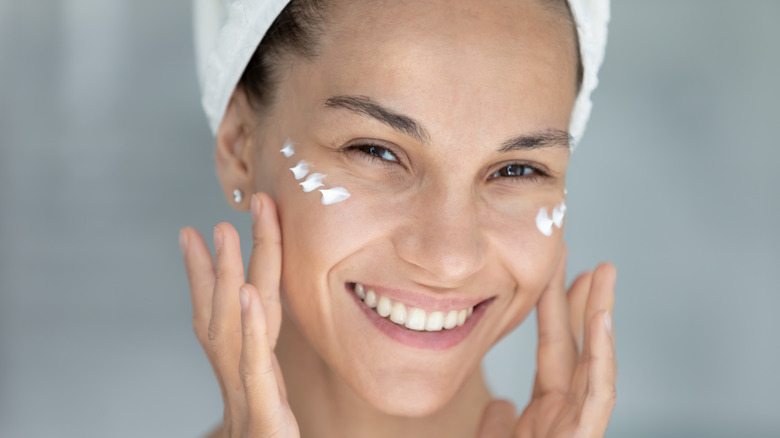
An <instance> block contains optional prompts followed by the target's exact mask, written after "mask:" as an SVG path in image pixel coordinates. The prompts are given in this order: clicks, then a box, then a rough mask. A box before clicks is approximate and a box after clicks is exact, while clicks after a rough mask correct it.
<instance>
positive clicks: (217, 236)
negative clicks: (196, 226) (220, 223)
mask: <svg viewBox="0 0 780 438" xmlns="http://www.w3.org/2000/svg"><path fill="white" fill-rule="evenodd" d="M220 248H222V231H220V229H219V228H217V227H214V250H215V251H219V249H220Z"/></svg>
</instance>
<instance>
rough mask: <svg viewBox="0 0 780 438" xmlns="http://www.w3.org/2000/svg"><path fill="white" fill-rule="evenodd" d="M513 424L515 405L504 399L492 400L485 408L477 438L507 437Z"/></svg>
mask: <svg viewBox="0 0 780 438" xmlns="http://www.w3.org/2000/svg"><path fill="white" fill-rule="evenodd" d="M514 425H515V406H514V405H513V404H512V403H510V402H509V401H506V400H493V401H492V402H490V403H489V404H488V406H487V407H486V408H485V412H484V413H483V414H482V421H481V422H480V424H479V433H478V434H477V437H478V438H508V437H511V436H512V431H513V429H514Z"/></svg>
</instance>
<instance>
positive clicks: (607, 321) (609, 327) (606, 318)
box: [604, 312, 612, 334]
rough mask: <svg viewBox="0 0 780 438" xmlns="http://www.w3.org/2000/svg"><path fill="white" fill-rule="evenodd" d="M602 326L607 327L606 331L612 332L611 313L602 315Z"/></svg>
mask: <svg viewBox="0 0 780 438" xmlns="http://www.w3.org/2000/svg"><path fill="white" fill-rule="evenodd" d="M604 328H606V329H607V333H609V334H612V314H610V313H609V312H607V313H606V315H604Z"/></svg>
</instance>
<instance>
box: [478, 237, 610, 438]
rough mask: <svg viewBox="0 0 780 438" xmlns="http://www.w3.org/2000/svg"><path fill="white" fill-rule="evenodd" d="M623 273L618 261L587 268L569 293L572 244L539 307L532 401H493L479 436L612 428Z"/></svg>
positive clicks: (582, 434)
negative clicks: (519, 409)
mask: <svg viewBox="0 0 780 438" xmlns="http://www.w3.org/2000/svg"><path fill="white" fill-rule="evenodd" d="M615 276H616V271H615V267H614V266H613V265H612V264H610V263H603V264H601V265H599V266H598V267H597V268H596V269H595V270H594V271H593V272H592V273H591V272H586V273H583V274H581V275H580V276H579V277H578V278H577V279H576V280H575V281H574V283H572V286H571V288H570V289H569V292H568V294H567V293H566V251H565V250H564V254H563V256H562V257H561V261H560V262H559V266H558V270H557V273H556V275H555V277H554V280H553V281H552V282H551V283H550V285H548V287H547V288H546V290H545V291H544V292H543V294H542V297H541V299H540V300H539V303H538V305H537V308H536V318H537V323H538V328H539V346H538V350H537V359H536V365H537V372H536V380H535V382H534V389H533V394H532V396H531V401H530V402H529V403H528V406H526V408H525V410H524V411H523V413H522V414H521V415H520V418H517V417H516V414H515V408H514V406H513V405H512V404H511V403H510V402H508V401H505V400H495V401H493V402H492V403H490V404H489V405H488V407H487V408H486V409H485V412H484V414H483V416H482V424H481V425H480V431H479V435H478V437H479V438H498V437H502V438H509V437H523V438H531V437H562V438H563V437H565V438H569V437H577V438H595V437H603V436H604V434H605V432H606V430H607V424H608V423H609V417H610V416H611V414H612V409H613V408H614V406H615V395H616V392H615V381H616V380H617V363H616V360H615V337H614V333H613V330H612V309H613V305H614V297H615V295H614V291H615ZM584 322H587V325H585V324H583V323H584ZM583 328H584V335H585V336H584V339H583V343H582V349H581V350H580V348H579V345H578V344H579V339H580V335H581V334H582V332H583Z"/></svg>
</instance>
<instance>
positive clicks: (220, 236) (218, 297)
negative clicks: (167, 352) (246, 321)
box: [209, 222, 244, 398]
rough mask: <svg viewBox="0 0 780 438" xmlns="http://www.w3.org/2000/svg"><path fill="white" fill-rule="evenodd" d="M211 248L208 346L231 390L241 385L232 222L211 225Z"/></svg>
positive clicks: (238, 275) (237, 248)
mask: <svg viewBox="0 0 780 438" xmlns="http://www.w3.org/2000/svg"><path fill="white" fill-rule="evenodd" d="M214 248H215V251H216V253H217V262H216V282H215V286H214V296H213V299H212V310H211V321H210V323H209V346H210V348H211V351H212V354H213V356H214V362H215V364H216V368H217V369H216V372H217V374H219V375H220V376H221V378H222V379H223V380H224V382H225V384H226V386H227V387H228V389H232V390H235V389H236V388H240V387H241V382H240V380H239V376H238V359H239V356H240V354H241V351H240V346H241V323H240V320H241V309H240V306H239V303H238V300H237V299H236V298H237V295H238V289H239V288H240V287H241V285H242V284H244V266H243V262H242V260H241V244H240V241H239V237H238V233H237V232H236V230H235V228H233V226H232V225H230V224H228V223H225V222H223V223H220V224H219V225H217V226H216V227H214ZM230 393H231V394H232V393H233V391H230ZM239 398H241V395H240V394H239Z"/></svg>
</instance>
